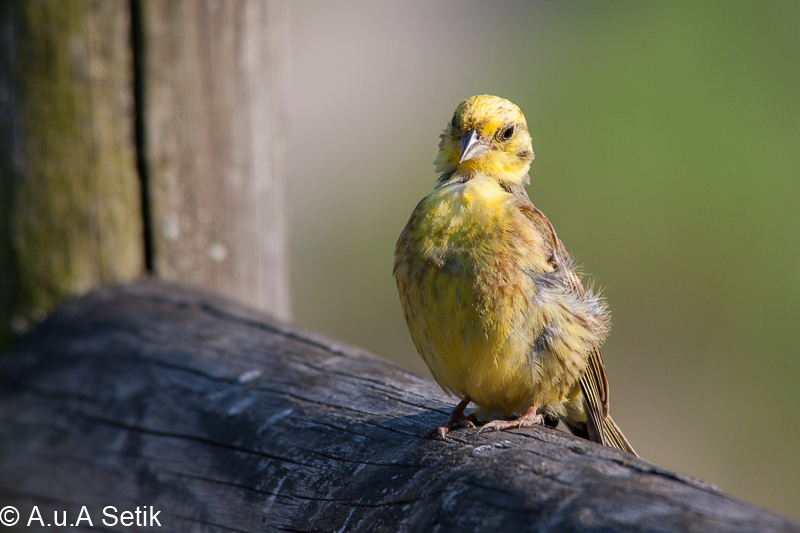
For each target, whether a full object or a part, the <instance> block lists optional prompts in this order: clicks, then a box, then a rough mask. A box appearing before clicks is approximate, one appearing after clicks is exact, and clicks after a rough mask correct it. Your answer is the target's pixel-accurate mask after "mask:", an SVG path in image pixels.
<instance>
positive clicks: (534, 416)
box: [478, 405, 544, 433]
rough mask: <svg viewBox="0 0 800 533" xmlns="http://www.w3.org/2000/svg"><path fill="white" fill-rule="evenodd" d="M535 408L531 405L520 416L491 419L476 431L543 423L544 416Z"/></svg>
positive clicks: (500, 429) (501, 429) (499, 429)
mask: <svg viewBox="0 0 800 533" xmlns="http://www.w3.org/2000/svg"><path fill="white" fill-rule="evenodd" d="M537 409H538V408H537V407H536V406H535V405H531V406H530V407H528V410H527V411H525V412H524V413H523V414H522V416H521V417H519V418H515V419H514V420H492V421H491V422H487V423H486V424H484V425H483V426H481V429H479V430H478V432H479V433H480V432H483V431H503V430H504V429H517V428H529V427H532V426H537V425H539V426H541V425H544V417H543V416H542V414H541V413H537V412H536V410H537Z"/></svg>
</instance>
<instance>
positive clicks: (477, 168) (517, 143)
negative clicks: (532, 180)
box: [435, 95, 533, 186]
mask: <svg viewBox="0 0 800 533" xmlns="http://www.w3.org/2000/svg"><path fill="white" fill-rule="evenodd" d="M441 139H442V140H441V142H440V143H439V155H438V157H437V158H436V161H435V163H436V171H437V172H439V173H440V174H441V175H440V177H439V180H440V181H441V182H448V181H450V180H452V179H461V180H463V179H469V178H471V177H473V176H475V175H476V174H483V175H486V176H488V177H490V178H493V179H496V180H497V181H498V182H499V183H500V184H501V185H504V186H513V185H520V184H525V183H527V182H528V170H529V169H530V166H531V161H533V149H532V147H531V136H530V133H529V132H528V124H527V123H526V122H525V116H524V115H523V114H522V111H521V110H520V109H519V107H517V106H516V105H514V104H512V103H511V102H509V101H508V100H506V99H504V98H500V97H497V96H489V95H481V96H472V97H470V98H467V99H466V100H464V101H463V102H461V103H460V104H459V105H458V107H457V108H456V112H455V114H454V115H453V119H452V120H451V121H450V124H448V125H447V128H446V129H445V130H444V133H442V135H441Z"/></svg>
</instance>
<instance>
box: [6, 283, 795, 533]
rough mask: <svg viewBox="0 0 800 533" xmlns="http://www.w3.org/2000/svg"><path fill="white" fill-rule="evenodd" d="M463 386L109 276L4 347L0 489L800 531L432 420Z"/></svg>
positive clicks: (249, 508) (94, 511) (645, 465)
mask: <svg viewBox="0 0 800 533" xmlns="http://www.w3.org/2000/svg"><path fill="white" fill-rule="evenodd" d="M452 405H453V401H452V400H450V399H448V398H446V397H444V396H443V394H442V393H441V392H440V391H439V389H438V387H437V386H436V385H435V384H433V383H431V382H429V381H426V380H423V379H420V378H417V377H414V376H412V375H410V374H409V373H407V372H405V371H404V370H402V369H400V368H398V367H396V366H393V365H391V364H389V363H386V362H383V361H381V360H379V359H377V358H375V357H373V356H371V355H369V354H366V353H364V352H361V351H359V350H357V349H354V348H350V347H347V346H343V345H339V344H337V343H334V342H332V341H329V340H326V339H323V338H320V337H317V336H315V335H312V334H310V333H307V332H303V331H299V330H297V329H294V328H291V327H288V326H285V325H282V324H280V323H277V322H273V321H271V320H270V319H267V318H265V317H264V316H262V315H259V314H257V313H255V312H251V311H247V310H245V309H242V308H240V307H238V306H237V305H234V304H230V303H227V302H225V301H221V300H218V299H216V298H214V297H210V296H206V295H202V294H198V293H193V292H189V291H186V290H182V289H178V288H175V287H172V286H168V285H164V284H160V283H154V282H140V283H137V284H133V285H128V286H120V287H116V288H112V289H102V290H98V291H95V292H93V293H91V294H90V295H88V296H86V297H83V298H81V299H79V300H74V301H70V302H68V303H67V304H65V305H63V306H61V307H60V308H59V309H58V310H57V312H56V313H55V314H54V315H53V316H51V317H50V318H49V319H48V320H47V321H46V322H44V323H43V324H42V325H40V326H39V327H37V329H36V330H35V331H33V332H32V333H30V334H29V335H27V336H26V337H25V338H23V339H22V341H21V342H20V343H19V344H18V345H17V346H16V347H15V348H14V349H13V351H12V352H11V353H9V354H7V355H5V356H3V357H0V502H2V504H3V505H13V506H15V507H16V508H17V509H18V510H19V511H20V514H21V521H20V523H19V524H18V525H17V526H16V530H18V531H22V530H23V529H24V530H28V529H25V526H24V523H25V522H26V521H27V520H28V519H29V517H30V513H31V509H32V508H33V506H34V505H36V506H38V509H39V510H40V512H41V514H42V516H43V517H44V520H45V521H47V522H50V521H51V517H52V516H53V515H52V513H53V511H58V512H64V511H66V512H67V514H68V518H69V519H70V521H72V520H75V519H76V518H77V517H78V515H79V512H80V510H81V508H82V507H83V506H86V513H87V514H88V516H90V517H91V518H92V520H93V525H94V526H95V527H99V528H104V529H106V530H117V529H119V526H116V527H105V526H104V524H103V523H102V522H101V519H103V518H104V516H103V508H104V507H105V506H115V507H116V508H117V510H118V511H117V513H116V514H117V516H119V513H120V512H121V511H122V510H124V509H128V510H135V508H136V507H137V506H148V507H149V506H153V508H154V510H156V511H160V515H159V516H158V518H159V521H160V523H161V525H162V527H163V528H164V530H167V531H370V532H373V531H409V532H410V531H541V532H546V531H559V532H561V531H659V532H671V531H697V532H708V531H737V532H739V531H742V532H744V531H752V532H755V531H759V532H763V531H800V526H798V525H797V524H794V523H792V522H790V521H789V520H787V519H785V518H783V517H781V516H779V515H777V514H774V513H772V512H770V511H766V510H763V509H760V508H757V507H754V506H751V505H748V504H745V503H742V502H740V501H737V500H735V499H734V498H732V497H730V496H727V495H726V494H723V493H721V492H720V491H719V490H717V489H716V488H714V487H713V486H711V485H708V484H706V483H704V482H702V481H699V480H697V479H694V478H690V477H687V476H684V475H680V474H675V473H672V472H668V471H665V470H663V469H661V468H658V467H657V466H655V465H653V464H651V463H649V462H647V461H645V460H642V459H637V458H635V457H632V456H630V455H628V454H625V453H623V452H619V451H616V450H613V449H610V448H604V447H601V446H598V445H595V444H592V443H589V442H586V441H583V440H580V439H577V438H574V437H572V436H570V435H567V434H565V433H561V432H558V431H555V430H549V429H544V428H533V429H525V430H515V431H509V432H504V433H488V434H478V433H477V432H476V431H475V430H460V431H456V432H455V433H454V434H453V436H452V437H451V438H448V440H446V441H442V440H429V439H421V438H420V437H419V435H420V433H421V432H422V431H423V430H424V429H426V428H429V427H431V426H432V425H434V424H436V423H438V422H441V421H443V420H444V419H445V418H446V416H447V414H448V412H449V410H450V408H451V407H452ZM105 518H106V519H107V520H110V519H108V518H107V517H105ZM38 524H39V523H38V522H34V525H38ZM81 526H84V527H83V529H88V528H87V527H85V526H88V524H87V522H85V521H84V522H81ZM11 530H15V529H14V528H12V529H11Z"/></svg>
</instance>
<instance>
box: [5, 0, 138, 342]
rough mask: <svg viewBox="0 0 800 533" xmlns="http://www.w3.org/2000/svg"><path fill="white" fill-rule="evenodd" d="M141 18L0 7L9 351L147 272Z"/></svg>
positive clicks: (109, 11)
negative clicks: (47, 321)
mask: <svg viewBox="0 0 800 533" xmlns="http://www.w3.org/2000/svg"><path fill="white" fill-rule="evenodd" d="M133 101H134V98H133V68H132V52H131V47H130V8H129V6H128V4H127V3H126V2H102V1H99V2H98V1H72V2H62V1H60V0H46V1H25V0H19V1H15V2H2V6H0V347H2V346H3V345H4V344H5V343H6V341H7V339H8V338H9V336H10V332H11V329H12V328H10V326H11V325H14V326H15V329H17V330H22V329H24V328H25V327H26V325H27V324H28V323H30V322H33V321H35V320H36V319H40V318H43V317H44V316H46V314H47V313H49V312H50V310H51V309H52V308H53V306H54V305H55V304H56V303H58V302H60V301H61V299H63V298H64V297H66V296H68V295H72V294H76V293H82V292H85V291H88V290H89V289H91V288H94V287H96V286H98V285H100V284H103V283H112V282H118V281H121V280H130V279H134V278H136V277H138V276H140V275H141V273H142V269H143V266H144V254H143V251H142V250H143V249H142V241H143V231H142V220H141V210H142V205H141V197H140V194H139V177H138V174H137V172H136V147H135V143H134V114H133Z"/></svg>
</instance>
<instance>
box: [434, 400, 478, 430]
mask: <svg viewBox="0 0 800 533" xmlns="http://www.w3.org/2000/svg"><path fill="white" fill-rule="evenodd" d="M470 401H471V400H470V399H469V398H464V399H463V400H461V402H460V403H459V404H458V405H456V408H455V409H453V412H452V413H450V419H449V420H448V421H447V423H446V424H444V425H442V426H439V427H435V428H432V429H429V430H428V431H426V432H425V434H424V435H423V438H427V437H433V436H434V435H439V436H440V437H441V438H445V436H446V435H447V433H448V432H449V431H450V430H451V429H453V428H456V427H465V428H474V427H475V423H476V422H477V421H478V419H477V418H476V417H475V415H469V416H467V415H465V414H464V409H466V408H467V405H469V402H470Z"/></svg>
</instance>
